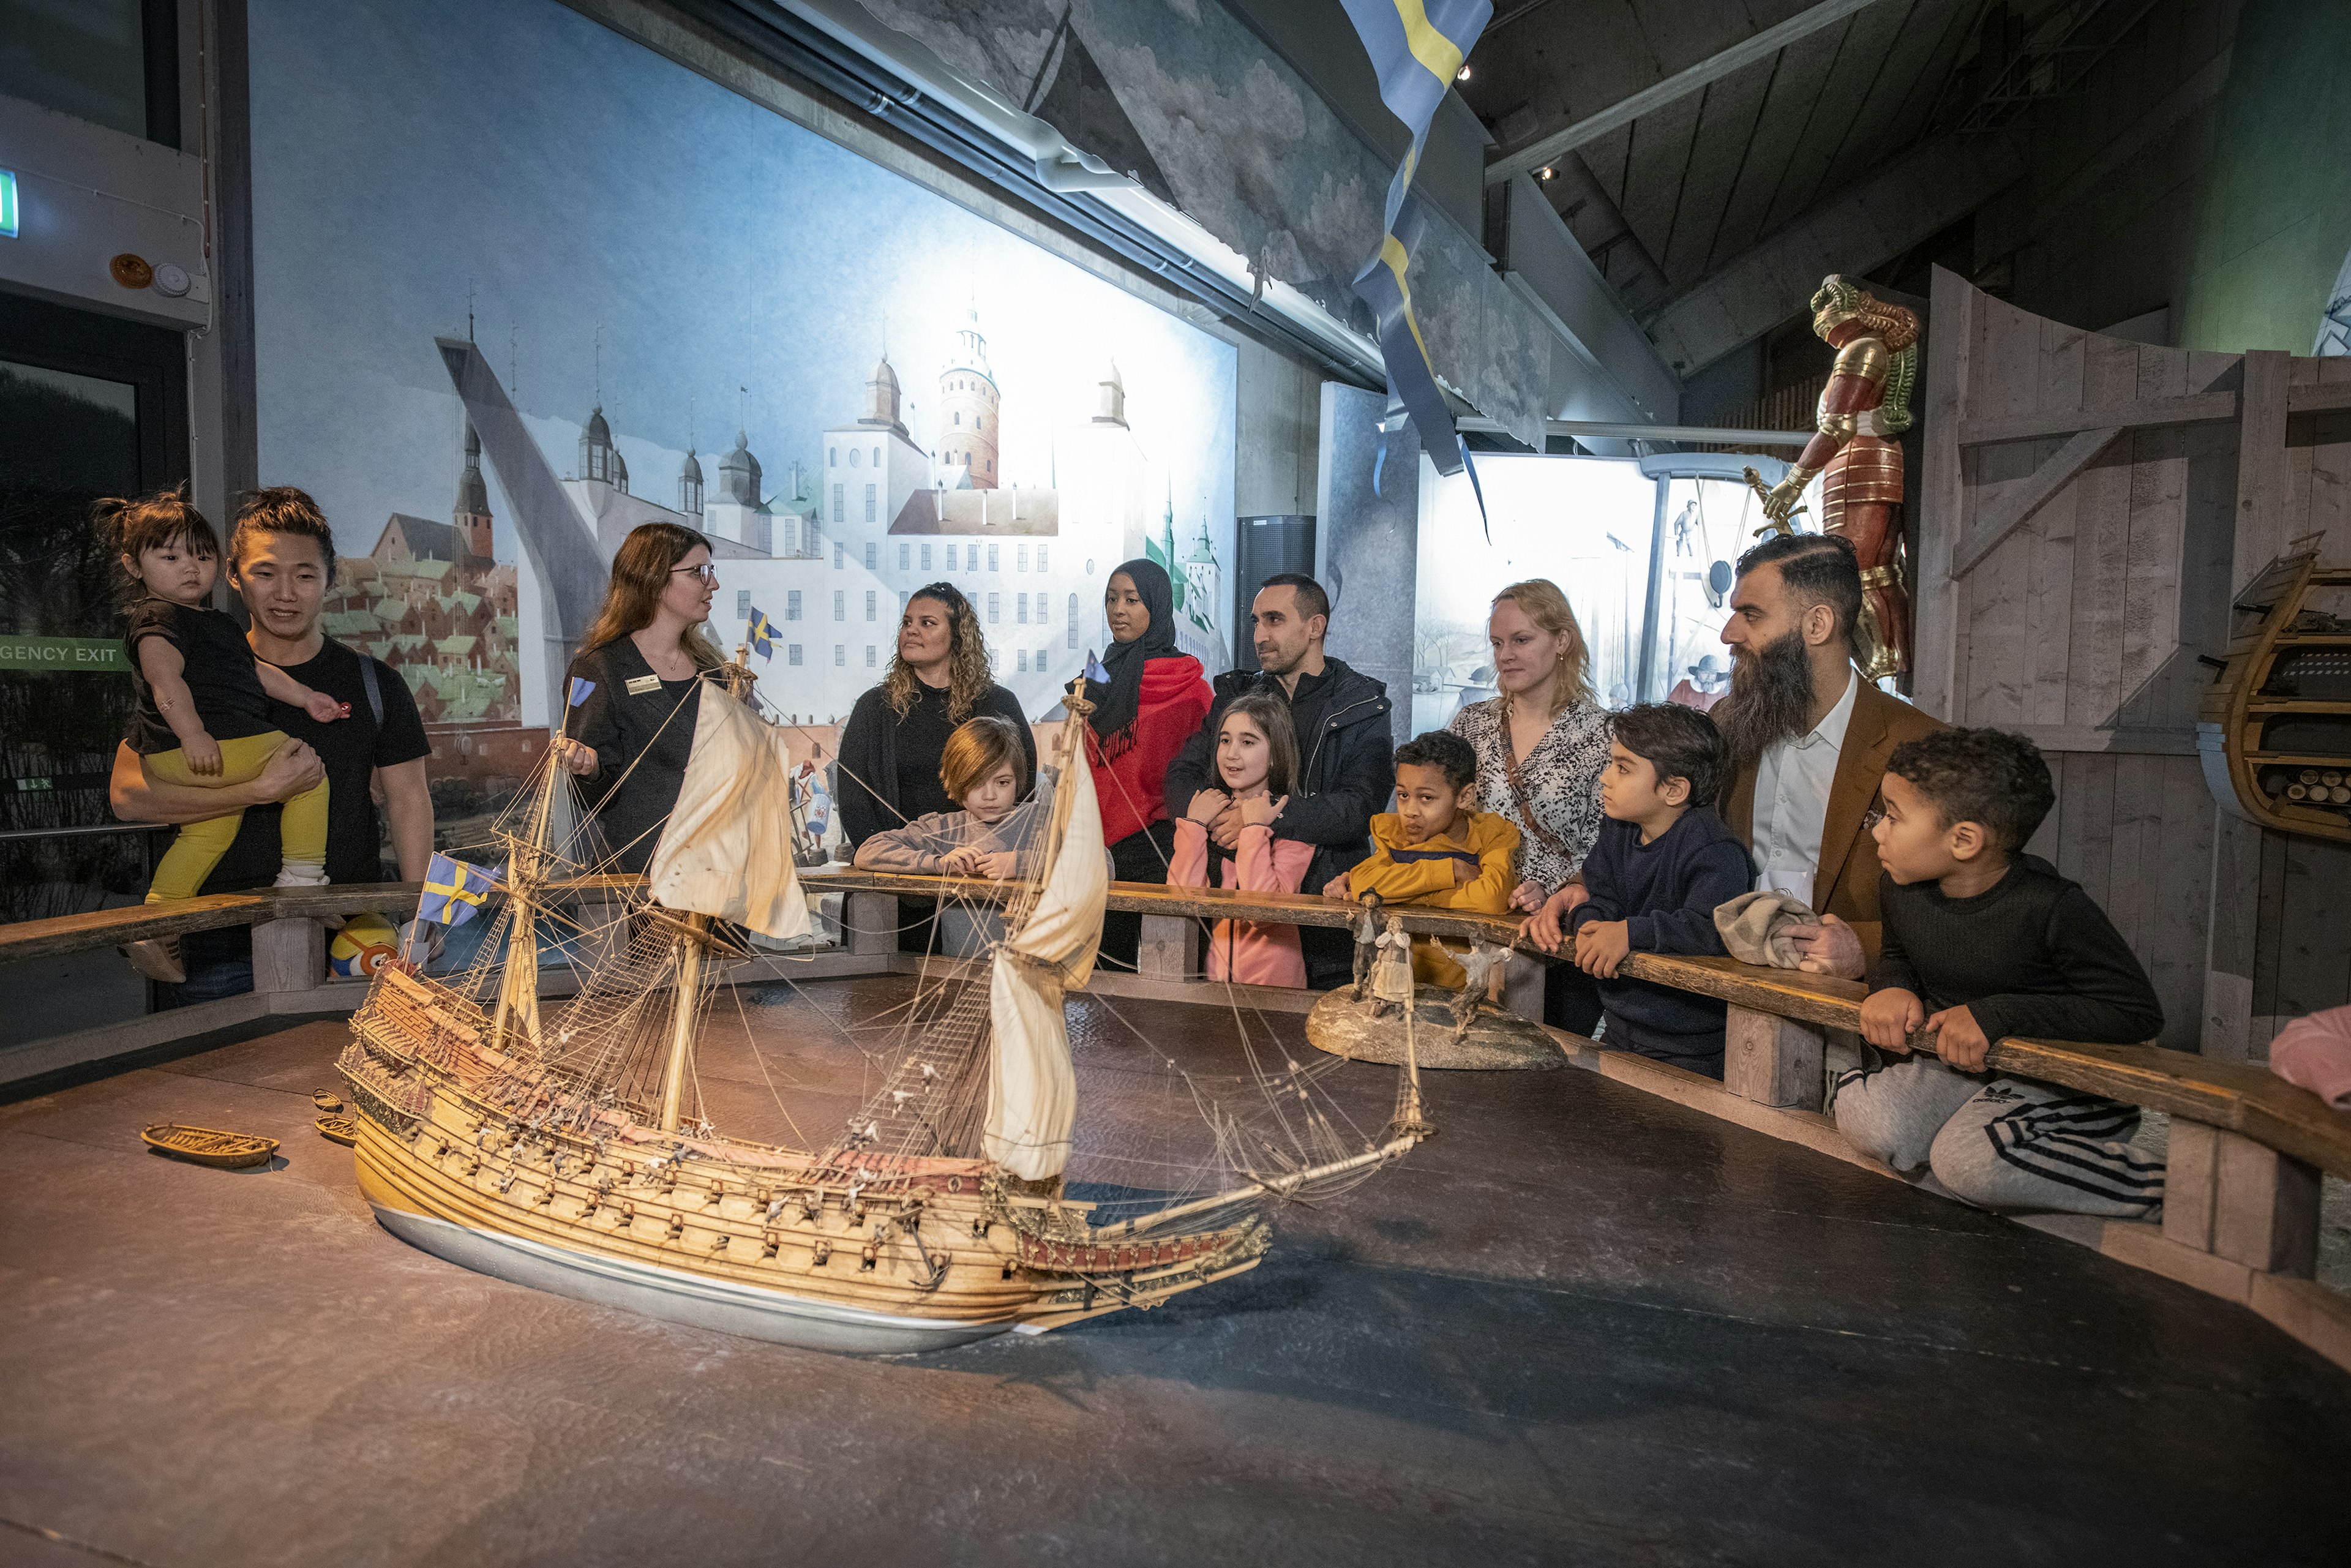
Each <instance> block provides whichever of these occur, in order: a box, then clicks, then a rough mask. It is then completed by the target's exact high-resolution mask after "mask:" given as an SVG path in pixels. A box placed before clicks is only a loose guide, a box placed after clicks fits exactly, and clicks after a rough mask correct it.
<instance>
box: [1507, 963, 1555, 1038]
mask: <svg viewBox="0 0 2351 1568" xmlns="http://www.w3.org/2000/svg"><path fill="white" fill-rule="evenodd" d="M1549 972H1550V966H1548V965H1546V964H1545V963H1543V962H1542V960H1541V959H1540V958H1533V957H1530V956H1527V955H1526V954H1524V953H1514V954H1512V955H1511V956H1510V962H1509V963H1507V964H1505V965H1503V966H1502V1010H1503V1011H1504V1012H1506V1013H1510V1014H1513V1015H1515V1016H1517V1017H1519V1018H1522V1019H1526V1020H1527V1021H1528V1022H1530V1023H1541V1022H1542V1020H1543V977H1544V976H1545V975H1546V974H1548V973H1549Z"/></svg>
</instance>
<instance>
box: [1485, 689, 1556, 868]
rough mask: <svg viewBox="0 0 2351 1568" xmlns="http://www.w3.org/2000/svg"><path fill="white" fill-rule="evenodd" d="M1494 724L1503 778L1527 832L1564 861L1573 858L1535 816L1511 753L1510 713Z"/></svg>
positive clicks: (1523, 780)
mask: <svg viewBox="0 0 2351 1568" xmlns="http://www.w3.org/2000/svg"><path fill="white" fill-rule="evenodd" d="M1494 722H1495V726H1496V728H1497V732H1498V733H1497V734H1496V736H1495V739H1496V740H1497V741H1499V743H1500V745H1501V747H1502V772H1503V776H1504V777H1505V778H1507V779H1509V780H1510V798H1511V799H1512V800H1516V801H1517V802H1518V803H1519V815H1520V818H1522V819H1523V820H1524V821H1525V822H1526V824H1527V831H1529V832H1531V833H1532V834H1533V835H1534V836H1535V839H1536V841H1538V842H1540V843H1541V845H1542V847H1543V848H1545V849H1547V850H1549V851H1550V852H1552V853H1553V854H1555V855H1558V856H1560V857H1561V858H1562V859H1568V858H1572V857H1570V856H1569V854H1568V849H1567V846H1566V845H1565V844H1563V843H1562V842H1560V841H1559V836H1558V835H1557V834H1556V833H1553V832H1552V831H1551V830H1550V829H1549V828H1546V827H1544V826H1543V824H1542V819H1541V817H1538V816H1536V815H1535V803H1534V801H1533V800H1531V799H1529V798H1528V795H1527V781H1526V778H1525V776H1524V775H1522V774H1521V773H1520V771H1519V759H1518V758H1517V757H1515V756H1514V755H1512V754H1511V751H1510V713H1509V711H1508V710H1507V709H1505V710H1504V711H1503V712H1501V713H1499V714H1497V715H1496V716H1495V719H1494ZM1543 733H1544V734H1546V735H1548V734H1550V733H1551V732H1550V731H1549V730H1545V731H1544V732H1543ZM1535 744H1536V745H1538V746H1540V745H1541V744H1542V742H1541V741H1537V742H1536V743H1535Z"/></svg>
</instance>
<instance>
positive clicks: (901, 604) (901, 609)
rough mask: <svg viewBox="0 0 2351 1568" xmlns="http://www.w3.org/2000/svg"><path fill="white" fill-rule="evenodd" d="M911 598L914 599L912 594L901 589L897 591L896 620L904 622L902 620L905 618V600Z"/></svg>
mask: <svg viewBox="0 0 2351 1568" xmlns="http://www.w3.org/2000/svg"><path fill="white" fill-rule="evenodd" d="M913 597H914V596H913V595H912V594H910V593H908V592H907V591H905V590H904V589H903V588H902V589H900V590H899V591H898V619H899V620H901V621H904V619H905V618H906V601H907V600H909V599H911V598H913Z"/></svg>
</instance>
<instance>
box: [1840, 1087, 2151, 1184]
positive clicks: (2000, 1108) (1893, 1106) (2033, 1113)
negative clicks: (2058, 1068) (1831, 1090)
mask: <svg viewBox="0 0 2351 1568" xmlns="http://www.w3.org/2000/svg"><path fill="white" fill-rule="evenodd" d="M1835 1113H1836V1124H1837V1131H1839V1132H1841V1133H1843V1134H1844V1135H1845V1139H1846V1141H1847V1142H1849V1143H1851V1144H1852V1145H1854V1147H1855V1148H1856V1149H1859V1150H1860V1151H1861V1152H1862V1153H1864V1154H1865V1155H1870V1156H1872V1157H1873V1158H1876V1159H1879V1160H1883V1161H1885V1162H1886V1164H1887V1165H1889V1166H1893V1167H1894V1168H1895V1169H1896V1170H1897V1171H1902V1172H1906V1173H1907V1172H1912V1171H1916V1170H1917V1169H1918V1168H1919V1167H1920V1166H1925V1167H1927V1168H1928V1169H1929V1170H1931V1171H1933V1172H1934V1173H1935V1179H1936V1180H1938V1181H1939V1182H1941V1183H1942V1184H1943V1186H1946V1187H1948V1188H1949V1189H1950V1191H1951V1193H1952V1194H1953V1195H1954V1196H1955V1197H1960V1198H1963V1199H1965V1200H1966V1201H1967V1202H1969V1203H1972V1204H1974V1205H1976V1206H1977V1207H1980V1208H1989V1209H1993V1210H1996V1211H1998V1212H2001V1213H2049V1212H2057V1213H2064V1214H2095V1215H2103V1216H2106V1217H2109V1218H2120V1219H2138V1218H2146V1217H2147V1216H2148V1215H2150V1214H2152V1213H2154V1212H2155V1211H2156V1210H2157V1209H2158V1208H2159V1207H2161V1206H2162V1203H2163V1162H2162V1161H2161V1160H2159V1159H2154V1158H2151V1157H2149V1156H2148V1155H2147V1154H2146V1153H2145V1152H2144V1151H2142V1150H2139V1149H2137V1148H2134V1147H2133V1146H2132V1145H2131V1143H2130V1138H2131V1134H2134V1133H2136V1132H2137V1130H2138V1107H2137V1106H2136V1105H2126V1104H2124V1103H2121V1102H2120V1101H2116V1100H2108V1099H2105V1098H2104V1097H2102V1096H2100V1095H2096V1094H2082V1093H2077V1092H2074V1091H2073V1090H2070V1089H2059V1088H2056V1087H2055V1086H2053V1085H2051V1084H2047V1083H2035V1082H2030V1081H2029V1080H2026V1079H2022V1078H2009V1077H2005V1076H2002V1075H2000V1074H1980V1073H1966V1072H1959V1071H1953V1070H1952V1069H1950V1068H1949V1067H1946V1066H1944V1065H1943V1064H1942V1063H1941V1062H1940V1061H1936V1060H1934V1059H1933V1058H1931V1057H1917V1058H1912V1059H1908V1060H1899V1059H1897V1060H1895V1061H1893V1062H1892V1064H1891V1065H1888V1066H1884V1067H1876V1068H1871V1069H1865V1070H1858V1071H1847V1072H1844V1073H1843V1074H1841V1075H1840V1076H1839V1077H1838V1079H1837V1090H1836V1104H1835Z"/></svg>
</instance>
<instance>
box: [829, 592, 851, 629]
mask: <svg viewBox="0 0 2351 1568" xmlns="http://www.w3.org/2000/svg"><path fill="white" fill-rule="evenodd" d="M832 618H833V619H834V620H835V621H846V620H848V619H849V595H848V594H846V593H844V592H842V591H841V590H840V589H838V588H836V589H834V590H833V591H832Z"/></svg>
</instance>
